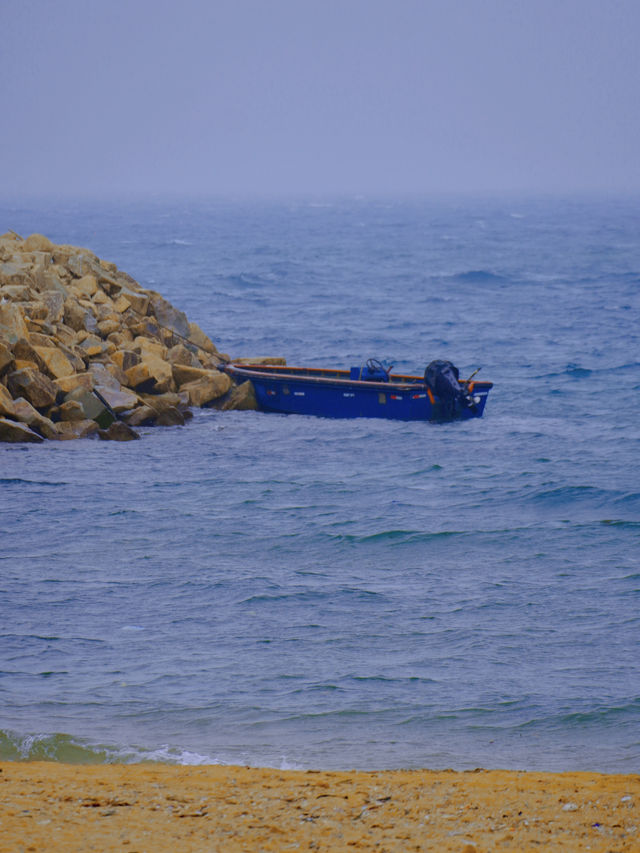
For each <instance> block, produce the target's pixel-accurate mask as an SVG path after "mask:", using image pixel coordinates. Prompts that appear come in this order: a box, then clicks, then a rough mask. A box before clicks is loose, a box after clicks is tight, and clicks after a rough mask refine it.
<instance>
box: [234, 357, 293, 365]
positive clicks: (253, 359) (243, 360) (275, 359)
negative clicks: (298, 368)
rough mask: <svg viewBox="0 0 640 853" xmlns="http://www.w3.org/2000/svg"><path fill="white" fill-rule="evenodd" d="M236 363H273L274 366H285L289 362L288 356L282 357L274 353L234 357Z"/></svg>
mask: <svg viewBox="0 0 640 853" xmlns="http://www.w3.org/2000/svg"><path fill="white" fill-rule="evenodd" d="M233 363H234V364H271V365H274V366H279V365H280V366H285V365H286V363H287V360H286V358H280V357H279V356H273V355H260V356H253V357H251V358H234V359H233Z"/></svg>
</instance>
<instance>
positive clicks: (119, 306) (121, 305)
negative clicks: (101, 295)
mask: <svg viewBox="0 0 640 853" xmlns="http://www.w3.org/2000/svg"><path fill="white" fill-rule="evenodd" d="M113 307H114V310H116V311H117V312H118V314H124V312H125V311H126V310H127V308H131V302H129V300H128V299H127V297H126V296H125V295H124V294H123V293H121V294H120V295H119V296H118V297H117V298H116V300H115V301H114V303H113Z"/></svg>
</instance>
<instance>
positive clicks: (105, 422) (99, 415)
mask: <svg viewBox="0 0 640 853" xmlns="http://www.w3.org/2000/svg"><path fill="white" fill-rule="evenodd" d="M98 393H99V392H98ZM64 402H65V403H68V402H76V403H79V404H80V405H81V406H82V412H83V415H84V417H85V418H86V419H87V420H92V421H95V422H96V423H97V424H98V426H100V427H102V429H106V428H107V427H108V426H110V425H111V424H112V423H113V421H114V420H115V417H114V415H113V414H112V412H111V411H109V408H108V404H107V405H105V403H103V402H102V400H100V398H99V397H98V396H97V395H96V393H95V392H94V391H87V390H86V389H85V388H76V389H75V390H74V391H70V392H69V393H68V394H66V395H65V398H64Z"/></svg>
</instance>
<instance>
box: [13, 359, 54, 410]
mask: <svg viewBox="0 0 640 853" xmlns="http://www.w3.org/2000/svg"><path fill="white" fill-rule="evenodd" d="M7 387H8V389H9V391H10V392H11V394H12V395H13V397H14V398H15V397H24V398H25V399H26V400H28V401H29V402H30V403H31V405H32V406H35V408H36V409H48V408H49V406H53V404H54V403H55V401H56V396H57V394H58V389H57V388H56V386H55V385H54V384H53V382H52V381H51V379H49V377H48V376H45V375H44V373H41V372H40V371H39V370H35V369H34V368H31V367H26V368H24V369H22V370H14V371H13V372H12V373H9V374H8V376H7Z"/></svg>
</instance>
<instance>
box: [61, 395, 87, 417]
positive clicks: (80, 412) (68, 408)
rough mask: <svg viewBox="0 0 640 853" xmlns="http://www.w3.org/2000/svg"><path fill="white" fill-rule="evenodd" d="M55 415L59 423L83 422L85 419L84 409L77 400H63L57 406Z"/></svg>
mask: <svg viewBox="0 0 640 853" xmlns="http://www.w3.org/2000/svg"><path fill="white" fill-rule="evenodd" d="M57 415H58V419H59V420H61V421H83V420H85V419H86V414H85V411H84V407H83V406H82V404H81V403H79V402H78V400H65V402H64V403H62V404H61V405H60V406H58V410H57Z"/></svg>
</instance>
